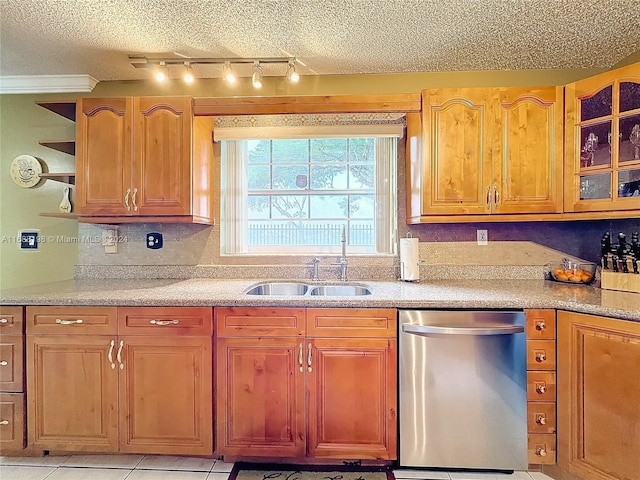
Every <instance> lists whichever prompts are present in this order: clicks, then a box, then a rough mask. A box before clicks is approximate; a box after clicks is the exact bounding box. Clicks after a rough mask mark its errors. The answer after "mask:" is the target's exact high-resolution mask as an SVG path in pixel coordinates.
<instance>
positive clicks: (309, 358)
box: [307, 344, 313, 373]
mask: <svg viewBox="0 0 640 480" xmlns="http://www.w3.org/2000/svg"><path fill="white" fill-rule="evenodd" d="M308 348H309V354H308V356H307V365H308V367H307V372H309V373H311V371H312V370H311V362H312V360H313V359H312V358H311V348H312V347H311V344H309V345H308Z"/></svg>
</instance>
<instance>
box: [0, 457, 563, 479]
mask: <svg viewBox="0 0 640 480" xmlns="http://www.w3.org/2000/svg"><path fill="white" fill-rule="evenodd" d="M232 468H233V463H225V462H222V461H219V460H214V459H211V458H196V457H177V456H168V455H68V456H46V457H0V479H1V480H227V479H228V478H229V472H231V469H232ZM393 474H394V476H395V477H396V478H397V479H398V480H552V479H551V477H548V476H547V475H545V474H543V473H538V472H514V473H512V474H499V473H468V472H445V471H429V470H411V469H404V468H402V469H395V470H393Z"/></svg>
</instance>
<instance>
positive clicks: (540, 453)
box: [536, 445, 547, 457]
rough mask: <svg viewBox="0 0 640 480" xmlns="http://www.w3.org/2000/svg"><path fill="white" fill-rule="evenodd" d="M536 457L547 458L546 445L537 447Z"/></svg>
mask: <svg viewBox="0 0 640 480" xmlns="http://www.w3.org/2000/svg"><path fill="white" fill-rule="evenodd" d="M536 455H538V456H539V457H546V456H547V449H546V448H545V445H536Z"/></svg>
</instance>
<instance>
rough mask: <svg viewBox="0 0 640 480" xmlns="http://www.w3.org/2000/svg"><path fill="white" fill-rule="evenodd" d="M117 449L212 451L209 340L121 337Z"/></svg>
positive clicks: (205, 452)
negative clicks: (118, 437)
mask: <svg viewBox="0 0 640 480" xmlns="http://www.w3.org/2000/svg"><path fill="white" fill-rule="evenodd" d="M119 342H122V346H123V347H122V364H123V367H122V368H121V370H120V451H122V452H144V453H172V454H181V455H210V454H212V453H213V438H212V436H213V420H212V415H213V412H212V408H213V407H212V378H213V376H212V353H211V338H210V337H183V338H180V337H142V336H137V337H134V336H122V337H119Z"/></svg>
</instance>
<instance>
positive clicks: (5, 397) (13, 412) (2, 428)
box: [0, 393, 27, 452]
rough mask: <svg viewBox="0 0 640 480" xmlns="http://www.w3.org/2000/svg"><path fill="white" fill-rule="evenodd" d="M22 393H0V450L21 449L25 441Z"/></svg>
mask: <svg viewBox="0 0 640 480" xmlns="http://www.w3.org/2000/svg"><path fill="white" fill-rule="evenodd" d="M24 399H25V397H24V393H0V452H7V451H18V450H22V449H23V448H24V447H25V446H26V444H27V442H26V439H27V435H26V431H25V423H24Z"/></svg>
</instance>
